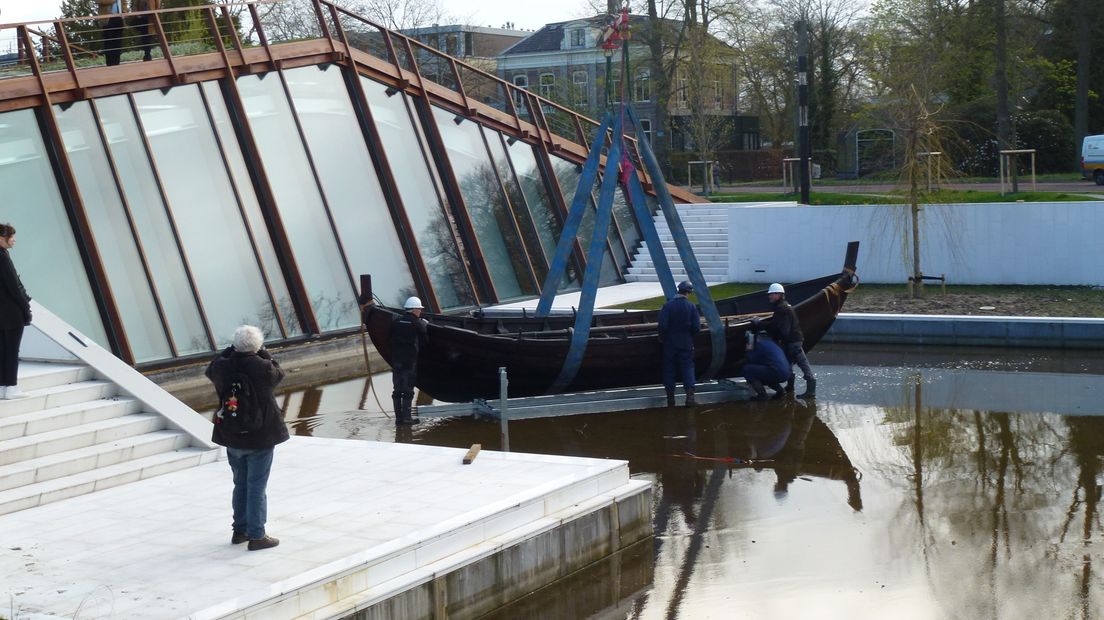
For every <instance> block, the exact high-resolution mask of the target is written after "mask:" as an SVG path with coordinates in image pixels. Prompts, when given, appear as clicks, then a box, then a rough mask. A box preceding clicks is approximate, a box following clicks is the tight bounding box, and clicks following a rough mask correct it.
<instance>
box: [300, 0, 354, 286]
mask: <svg viewBox="0 0 1104 620" xmlns="http://www.w3.org/2000/svg"><path fill="white" fill-rule="evenodd" d="M311 4H312V5H314V15H315V17H317V18H318V28H319V31H320V32H321V33H322V38H323V39H326V40H328V41H329V42H330V51H331V52H336V51H337V46H336V45H334V40H333V37H332V36H330V26H329V24H327V23H326V14H325V13H323V12H322V3H321V2H319V1H318V0H313V2H311ZM353 290H356V289H355V288H354V289H353Z"/></svg>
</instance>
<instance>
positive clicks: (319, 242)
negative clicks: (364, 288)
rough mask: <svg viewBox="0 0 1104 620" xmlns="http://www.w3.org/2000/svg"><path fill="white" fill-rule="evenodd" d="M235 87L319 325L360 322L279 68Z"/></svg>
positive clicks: (331, 326) (242, 80) (241, 79)
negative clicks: (239, 95) (238, 92)
mask: <svg viewBox="0 0 1104 620" xmlns="http://www.w3.org/2000/svg"><path fill="white" fill-rule="evenodd" d="M237 81H238V90H239V91H240V92H241V96H242V101H243V102H244V105H245V113H246V117H247V118H248V119H249V126H250V127H251V128H252V129H253V137H254V139H255V140H256V141H257V150H258V151H259V152H260V154H261V159H262V161H263V163H264V168H265V175H266V176H267V177H268V183H269V185H270V186H271V187H272V193H273V194H274V195H275V197H276V204H277V207H278V208H279V209H280V218H281V219H282V220H283V224H284V230H285V231H286V232H287V235H288V238H289V239H290V240H291V251H292V253H293V254H294V255H295V262H296V264H297V265H298V267H299V273H300V275H302V277H303V284H304V286H306V287H307V293H308V295H309V296H310V301H311V306H312V307H313V308H314V314H315V317H316V318H317V319H318V325H319V327H320V328H321V329H322V330H323V331H328V330H334V329H341V328H345V327H355V326H357V325H360V311H359V309H358V307H357V300H356V293H355V292H354V291H353V284H352V282H351V281H350V280H349V272H348V268H347V267H346V265H345V261H344V259H343V258H342V256H341V252H340V250H339V249H338V247H337V238H336V236H335V235H334V230H333V227H332V226H331V225H330V218H329V215H328V214H327V213H326V206H325V203H324V202H323V199H322V195H321V193H320V192H319V189H318V183H317V182H316V181H315V178H314V174H313V173H312V171H311V166H310V161H309V160H308V159H307V153H306V151H305V150H304V145H303V141H302V139H301V138H300V136H299V129H298V127H296V124H295V117H294V116H292V110H291V106H290V105H289V104H288V100H287V95H286V94H285V93H284V85H283V83H282V81H281V79H280V75H279V72H272V73H266V74H263V75H243V76H241V77H239V78H238V80H237Z"/></svg>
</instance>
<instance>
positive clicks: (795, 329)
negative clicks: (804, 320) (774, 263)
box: [766, 282, 816, 398]
mask: <svg viewBox="0 0 1104 620" xmlns="http://www.w3.org/2000/svg"><path fill="white" fill-rule="evenodd" d="M767 299H768V300H770V303H771V305H772V306H774V314H773V315H772V316H771V319H770V322H769V323H767V325H766V330H767V333H768V334H770V336H771V338H774V340H775V341H776V342H777V343H778V345H779V346H780V347H782V350H783V351H785V353H786V359H788V360H789V361H790V365H791V366H792V365H793V364H797V367H798V368H800V369H801V372H802V374H803V375H804V377H805V392H804V393H803V394H801V396H799V398H812V397H814V396H816V377H814V376H813V368H812V366H810V365H809V358H807V357H805V335H804V334H802V333H801V324H800V323H799V322H798V321H797V313H795V312H794V309H793V307H792V306H791V305H790V304H789V302H787V301H786V289H785V288H783V286H782V285H781V284H779V283H777V282H775V283H774V284H771V285H770V287H769V288H768V289H767ZM794 381H795V378H794V376H793V374H792V373H791V374H790V378H789V380H788V381H787V382H786V391H787V392H792V391H794Z"/></svg>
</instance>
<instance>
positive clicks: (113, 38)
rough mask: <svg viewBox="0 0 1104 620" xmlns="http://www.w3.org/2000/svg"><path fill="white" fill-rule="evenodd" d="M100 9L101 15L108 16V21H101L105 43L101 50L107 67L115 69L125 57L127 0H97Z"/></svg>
mask: <svg viewBox="0 0 1104 620" xmlns="http://www.w3.org/2000/svg"><path fill="white" fill-rule="evenodd" d="M96 4H97V5H98V6H99V7H100V15H107V16H108V18H107V19H103V20H100V24H102V26H101V27H102V28H103V30H102V31H101V32H102V34H103V43H102V45H101V49H102V51H103V55H104V59H105V61H106V64H107V66H109V67H113V66H115V65H117V64H119V61H120V60H121V59H122V57H123V27H124V24H123V13H126V11H127V5H126V0H96Z"/></svg>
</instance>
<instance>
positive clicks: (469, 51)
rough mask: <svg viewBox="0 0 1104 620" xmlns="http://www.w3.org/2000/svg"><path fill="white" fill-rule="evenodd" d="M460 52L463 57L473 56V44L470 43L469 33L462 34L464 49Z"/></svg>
mask: <svg viewBox="0 0 1104 620" xmlns="http://www.w3.org/2000/svg"><path fill="white" fill-rule="evenodd" d="M462 51H463V55H464V56H475V44H474V43H473V41H472V33H470V32H465V33H464V49H463V50H462Z"/></svg>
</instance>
